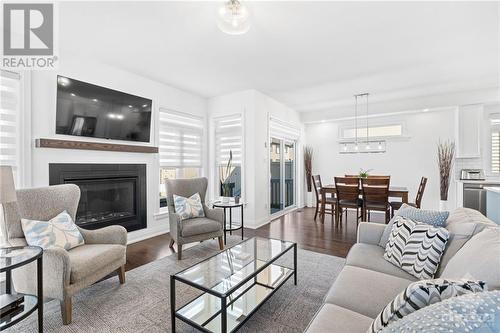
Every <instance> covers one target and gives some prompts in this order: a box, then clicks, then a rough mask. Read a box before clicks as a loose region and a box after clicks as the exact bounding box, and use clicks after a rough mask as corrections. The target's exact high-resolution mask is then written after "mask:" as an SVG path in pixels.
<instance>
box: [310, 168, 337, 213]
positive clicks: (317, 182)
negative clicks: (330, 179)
mask: <svg viewBox="0 0 500 333" xmlns="http://www.w3.org/2000/svg"><path fill="white" fill-rule="evenodd" d="M311 177H312V182H313V185H314V193H315V194H316V211H315V212H314V219H315V220H316V217H317V216H318V213H319V214H320V215H321V206H322V205H323V195H322V194H321V188H322V187H323V184H322V183H321V176H320V175H313V176H311ZM327 206H330V208H327ZM336 207H337V199H336V198H331V197H325V214H327V213H330V214H331V215H332V218H335V209H336ZM320 217H321V216H320Z"/></svg>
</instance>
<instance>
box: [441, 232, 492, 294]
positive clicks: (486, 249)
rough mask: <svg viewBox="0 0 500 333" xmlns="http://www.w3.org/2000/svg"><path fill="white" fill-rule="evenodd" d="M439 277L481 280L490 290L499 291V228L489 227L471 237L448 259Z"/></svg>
mask: <svg viewBox="0 0 500 333" xmlns="http://www.w3.org/2000/svg"><path fill="white" fill-rule="evenodd" d="M441 277H443V278H450V279H460V278H464V277H467V278H474V279H481V280H483V281H486V283H488V286H489V287H490V289H500V228H499V227H489V228H486V229H484V230H483V231H481V232H480V233H478V234H477V235H475V236H474V237H472V238H471V239H470V240H469V241H468V242H467V243H465V244H464V246H462V248H461V249H460V250H459V251H458V252H457V253H456V254H455V255H454V256H453V257H452V258H451V259H450V261H449V262H448V264H447V265H446V267H445V268H444V270H443V273H442V274H441Z"/></svg>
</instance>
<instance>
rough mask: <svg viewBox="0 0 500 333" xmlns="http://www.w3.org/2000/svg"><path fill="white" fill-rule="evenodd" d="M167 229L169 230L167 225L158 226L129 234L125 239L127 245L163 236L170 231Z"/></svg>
mask: <svg viewBox="0 0 500 333" xmlns="http://www.w3.org/2000/svg"><path fill="white" fill-rule="evenodd" d="M169 229H170V228H169V226H168V224H167V225H160V226H157V227H154V228H148V229H143V230H137V231H132V232H129V234H128V237H127V245H128V244H133V243H137V242H140V241H142V240H145V239H148V238H152V237H156V236H160V235H164V234H166V233H168V232H169V231H170V230H169Z"/></svg>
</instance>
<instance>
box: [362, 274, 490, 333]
mask: <svg viewBox="0 0 500 333" xmlns="http://www.w3.org/2000/svg"><path fill="white" fill-rule="evenodd" d="M487 290H488V287H487V286H486V283H485V282H484V281H467V280H445V279H435V280H422V281H417V282H414V283H412V284H410V285H409V286H408V287H407V288H406V289H405V290H404V291H402V292H401V293H399V294H398V295H397V296H396V297H395V298H394V299H393V300H392V301H391V302H390V303H389V304H387V305H386V306H385V308H384V309H383V310H382V311H381V312H380V313H379V314H378V316H377V317H376V318H375V319H374V320H373V322H372V324H371V326H370V328H369V329H368V331H367V333H377V332H380V331H381V330H383V329H384V327H386V326H387V325H389V324H390V323H392V322H395V321H397V320H399V319H401V318H403V317H404V316H407V315H409V314H410V313H413V312H415V311H418V310H420V309H422V308H425V307H426V306H429V305H431V304H434V303H438V302H441V301H443V300H445V299H448V298H452V297H455V296H460V295H464V294H470V293H477V292H482V291H487Z"/></svg>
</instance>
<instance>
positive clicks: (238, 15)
mask: <svg viewBox="0 0 500 333" xmlns="http://www.w3.org/2000/svg"><path fill="white" fill-rule="evenodd" d="M217 26H218V27H219V29H220V30H221V31H222V32H225V33H226V34H229V35H242V34H244V33H246V32H247V31H248V30H249V29H250V13H249V11H248V8H247V7H246V6H245V5H243V4H242V3H241V2H240V1H238V0H229V1H228V2H226V3H225V4H224V5H223V6H222V7H220V8H219V12H218V15H217Z"/></svg>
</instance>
